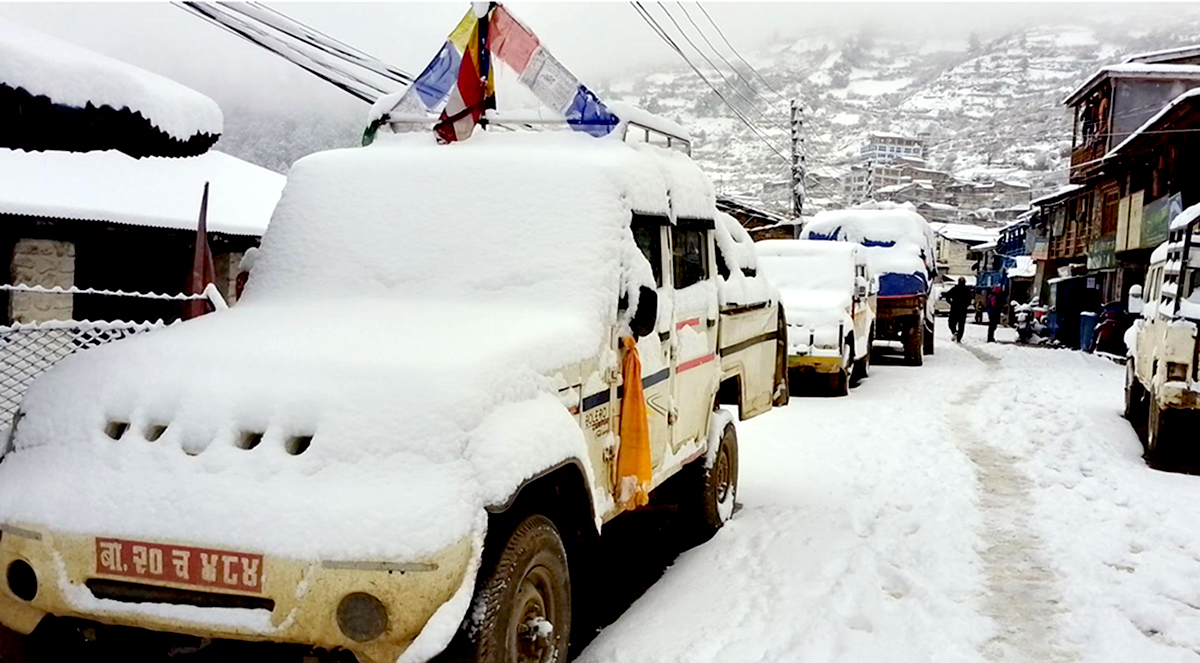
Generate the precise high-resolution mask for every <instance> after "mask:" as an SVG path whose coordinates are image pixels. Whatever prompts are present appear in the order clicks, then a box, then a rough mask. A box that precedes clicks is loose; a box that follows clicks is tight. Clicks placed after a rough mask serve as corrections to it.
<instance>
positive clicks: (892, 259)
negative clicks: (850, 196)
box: [801, 203, 936, 296]
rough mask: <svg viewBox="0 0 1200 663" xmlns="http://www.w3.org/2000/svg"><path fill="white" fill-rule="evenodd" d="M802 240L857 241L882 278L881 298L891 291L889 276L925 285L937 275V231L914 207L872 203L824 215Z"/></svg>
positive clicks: (872, 268)
mask: <svg viewBox="0 0 1200 663" xmlns="http://www.w3.org/2000/svg"><path fill="white" fill-rule="evenodd" d="M801 238H802V239H819V240H838V241H843V242H855V243H857V244H861V245H862V246H864V247H865V248H866V254H867V262H868V264H869V265H870V267H871V273H872V274H874V275H875V276H876V277H877V278H879V279H880V295H884V296H886V295H890V294H906V293H900V292H889V287H888V280H887V279H885V278H884V277H885V276H887V275H891V274H895V275H903V276H912V277H913V278H914V279H916V280H918V281H920V283H921V286H922V289H921V292H924V289H923V287H924V285H925V284H927V283H928V278H929V275H930V274H933V273H935V272H936V267H935V260H936V257H935V255H934V250H933V245H934V242H933V231H932V230H931V229H930V227H929V224H928V223H927V222H926V221H925V219H924V218H922V217H921V215H920V214H917V213H916V212H915V211H913V207H912V205H911V204H908V203H905V204H902V205H901V204H895V203H870V204H864V205H859V206H857V207H854V208H851V209H846V210H837V211H829V212H820V213H818V214H817V215H816V216H815V217H813V220H812V221H811V222H809V223H808V224H807V225H805V227H804V232H803V233H802V235H801Z"/></svg>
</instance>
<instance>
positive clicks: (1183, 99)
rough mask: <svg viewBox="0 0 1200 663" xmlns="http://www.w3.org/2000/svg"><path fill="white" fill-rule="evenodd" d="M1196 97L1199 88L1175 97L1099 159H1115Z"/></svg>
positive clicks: (1199, 93)
mask: <svg viewBox="0 0 1200 663" xmlns="http://www.w3.org/2000/svg"><path fill="white" fill-rule="evenodd" d="M1197 69H1200V67H1197ZM1196 96H1200V87H1194V88H1192V89H1190V90H1188V91H1187V92H1184V93H1183V94H1181V95H1179V96H1178V97H1175V98H1174V99H1172V100H1171V103H1169V104H1167V105H1166V106H1164V107H1163V109H1162V110H1160V111H1158V112H1157V113H1155V114H1154V116H1153V117H1151V118H1150V119H1149V120H1146V121H1145V122H1143V123H1142V126H1140V127H1138V128H1137V129H1134V130H1133V133H1131V134H1129V135H1128V136H1126V137H1125V140H1122V141H1121V142H1120V143H1119V144H1118V145H1117V146H1116V147H1114V148H1112V149H1111V150H1109V151H1108V153H1107V154H1105V155H1104V156H1103V157H1101V161H1103V160H1107V159H1111V158H1113V157H1115V156H1116V155H1117V154H1118V153H1120V151H1121V150H1123V149H1124V148H1125V146H1127V145H1129V144H1130V143H1132V142H1133V141H1134V139H1136V138H1137V137H1138V136H1141V135H1142V133H1143V132H1145V131H1149V130H1150V129H1151V128H1152V127H1153V126H1154V125H1156V124H1158V123H1159V122H1160V121H1161V120H1162V119H1163V118H1164V117H1166V116H1167V114H1169V113H1170V112H1171V111H1172V110H1173V109H1175V107H1177V106H1179V105H1180V104H1182V103H1187V102H1189V101H1190V100H1191V99H1192V98H1194V97H1196Z"/></svg>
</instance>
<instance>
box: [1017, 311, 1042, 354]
mask: <svg viewBox="0 0 1200 663" xmlns="http://www.w3.org/2000/svg"><path fill="white" fill-rule="evenodd" d="M1039 313H1040V311H1035V310H1034V308H1033V307H1032V306H1030V305H1029V304H1018V305H1017V307H1016V320H1015V323H1016V325H1015V326H1016V328H1017V342H1018V343H1026V344H1032V345H1039V344H1041V343H1044V342H1045V341H1046V338H1045V337H1044V336H1043V332H1045V331H1046V325H1044V324H1042V320H1041V317H1042V316H1041V315H1039Z"/></svg>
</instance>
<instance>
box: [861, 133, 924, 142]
mask: <svg viewBox="0 0 1200 663" xmlns="http://www.w3.org/2000/svg"><path fill="white" fill-rule="evenodd" d="M868 135H869V136H870V137H871V138H898V139H900V140H911V141H913V142H919V141H920V140H921V139H920V138H913V137H912V136H905V135H904V134H895V133H891V132H887V131H872V132H871V133H870V134H868Z"/></svg>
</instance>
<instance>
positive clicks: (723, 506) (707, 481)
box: [680, 422, 738, 543]
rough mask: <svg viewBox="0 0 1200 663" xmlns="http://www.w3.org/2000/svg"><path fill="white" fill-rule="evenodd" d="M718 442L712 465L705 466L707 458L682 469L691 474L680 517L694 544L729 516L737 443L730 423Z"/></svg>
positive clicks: (735, 479) (709, 535) (708, 536)
mask: <svg viewBox="0 0 1200 663" xmlns="http://www.w3.org/2000/svg"><path fill="white" fill-rule="evenodd" d="M720 444H721V446H720V447H718V448H717V454H716V458H714V459H713V463H712V467H708V463H707V460H705V459H701V460H698V461H696V462H694V463H692V465H691V467H689V468H686V469H685V470H684V471H685V472H691V476H689V477H688V481H687V485H685V487H684V489H685V491H686V493H685V496H684V498H683V500H682V503H681V504H680V516H681V517H682V518H683V519H684V521H685V524H686V527H687V529H688V531H689V534H690V535H691V536H692V537H693V538H694V539H695V541H696V542H697V543H702V542H704V541H707V540H709V539H711V538H712V537H713V535H715V534H716V533H717V531H718V530H720V529H721V527H723V526H724V525H725V523H726V521H728V520H729V519H730V518H731V517H732V516H733V504H734V500H736V498H737V484H738V444H737V431H735V430H734V428H733V423H732V422H731V423H728V424H726V425H725V430H723V431H721V442H720Z"/></svg>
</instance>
